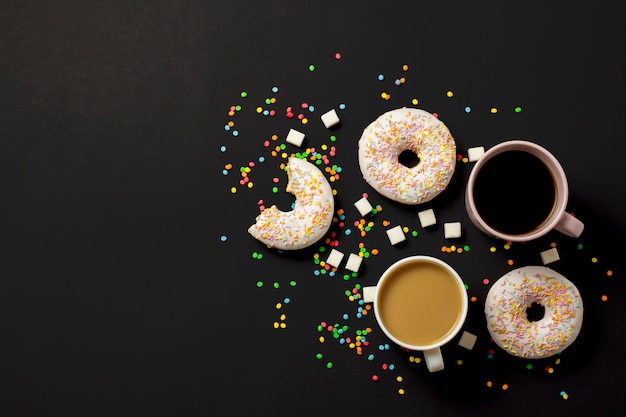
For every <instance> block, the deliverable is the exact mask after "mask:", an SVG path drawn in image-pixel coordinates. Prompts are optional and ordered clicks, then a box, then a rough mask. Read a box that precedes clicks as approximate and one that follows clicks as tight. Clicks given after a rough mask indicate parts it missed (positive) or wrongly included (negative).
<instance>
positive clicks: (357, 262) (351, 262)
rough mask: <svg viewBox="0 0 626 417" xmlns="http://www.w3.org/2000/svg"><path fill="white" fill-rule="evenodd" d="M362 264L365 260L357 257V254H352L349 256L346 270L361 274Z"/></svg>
mask: <svg viewBox="0 0 626 417" xmlns="http://www.w3.org/2000/svg"><path fill="white" fill-rule="evenodd" d="M361 262H363V258H362V257H360V256H359V255H357V254H356V253H351V254H350V255H349V256H348V260H347V261H346V269H348V270H350V271H352V272H359V268H361Z"/></svg>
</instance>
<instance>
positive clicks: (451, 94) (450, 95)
mask: <svg viewBox="0 0 626 417" xmlns="http://www.w3.org/2000/svg"><path fill="white" fill-rule="evenodd" d="M453 95H454V93H453V92H452V91H451V90H448V91H447V92H446V96H448V97H452V96H453Z"/></svg>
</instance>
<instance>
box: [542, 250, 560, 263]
mask: <svg viewBox="0 0 626 417" xmlns="http://www.w3.org/2000/svg"><path fill="white" fill-rule="evenodd" d="M540 255H541V260H542V261H543V264H544V265H545V264H549V263H551V262H556V261H558V260H559V259H561V257H560V256H559V252H558V251H557V250H556V248H552V249H548V250H544V251H543V252H541V253H540Z"/></svg>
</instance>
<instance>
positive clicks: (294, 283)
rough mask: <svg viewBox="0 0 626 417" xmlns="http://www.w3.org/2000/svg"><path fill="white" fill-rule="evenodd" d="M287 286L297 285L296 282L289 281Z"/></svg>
mask: <svg viewBox="0 0 626 417" xmlns="http://www.w3.org/2000/svg"><path fill="white" fill-rule="evenodd" d="M289 285H291V286H292V287H295V286H296V285H298V283H297V282H296V281H289Z"/></svg>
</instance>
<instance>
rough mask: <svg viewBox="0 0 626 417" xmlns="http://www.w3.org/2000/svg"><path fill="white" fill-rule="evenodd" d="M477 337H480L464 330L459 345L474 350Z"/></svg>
mask: <svg viewBox="0 0 626 417" xmlns="http://www.w3.org/2000/svg"><path fill="white" fill-rule="evenodd" d="M476 339H478V337H477V336H476V335H475V334H472V333H470V332H467V331H465V330H464V331H463V335H462V336H461V339H460V340H459V346H461V347H464V348H465V349H467V350H472V349H473V348H474V344H475V343H476Z"/></svg>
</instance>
